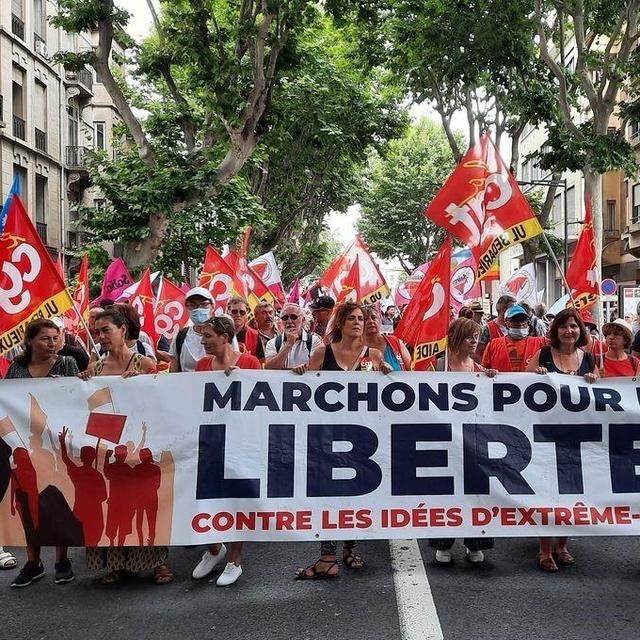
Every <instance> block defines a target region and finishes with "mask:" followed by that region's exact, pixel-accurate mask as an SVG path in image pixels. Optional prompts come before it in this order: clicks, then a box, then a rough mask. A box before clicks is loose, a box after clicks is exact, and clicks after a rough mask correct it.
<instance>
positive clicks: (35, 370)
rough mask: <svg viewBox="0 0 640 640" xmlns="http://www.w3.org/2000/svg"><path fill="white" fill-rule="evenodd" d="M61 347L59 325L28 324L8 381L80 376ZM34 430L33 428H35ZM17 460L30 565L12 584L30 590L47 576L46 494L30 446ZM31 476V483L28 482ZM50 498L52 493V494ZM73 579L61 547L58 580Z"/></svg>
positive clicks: (16, 494)
mask: <svg viewBox="0 0 640 640" xmlns="http://www.w3.org/2000/svg"><path fill="white" fill-rule="evenodd" d="M59 348H60V329H59V328H58V326H57V325H56V324H55V323H54V322H53V321H52V320H46V319H44V318H39V319H37V320H33V321H32V322H30V323H29V324H28V325H27V328H26V331H25V335H24V351H23V353H22V354H20V355H19V356H17V357H16V358H15V359H14V361H13V362H12V363H11V366H10V367H9V371H8V372H7V379H15V378H57V377H59V376H77V375H78V373H79V371H78V366H77V365H76V361H75V360H74V359H73V358H72V357H70V356H59V355H58V350H59ZM43 426H44V425H43ZM31 428H32V429H33V428H34V425H32V427H31ZM32 434H33V436H36V435H37V436H41V433H37V434H36V433H34V432H33V431H32ZM13 459H14V463H15V464H16V466H15V468H14V469H13V473H12V485H13V486H14V489H15V490H12V507H13V506H14V504H15V509H16V510H17V511H18V513H19V514H20V518H21V520H22V523H23V527H24V530H25V535H26V538H27V562H26V564H25V565H24V567H22V569H21V570H20V573H19V574H18V577H17V578H16V579H15V580H14V581H13V582H12V584H11V586H12V587H14V588H20V587H28V586H29V585H30V584H32V583H33V582H34V581H35V580H38V579H40V578H42V577H43V576H44V574H45V571H44V566H43V565H42V561H41V559H40V546H39V544H38V533H39V526H38V525H39V518H38V515H39V514H38V510H39V508H40V503H41V501H42V495H41V494H39V492H38V483H37V476H36V473H37V472H36V470H35V468H34V466H33V464H32V461H31V454H30V452H29V451H28V450H27V449H26V447H25V448H22V447H20V448H17V449H14V450H13ZM23 469H26V470H28V473H22V470H23ZM27 477H28V478H30V479H31V481H28V482H27ZM27 485H29V486H27ZM43 494H44V492H43ZM49 495H51V494H50V493H49ZM14 500H15V502H14ZM73 579H74V575H73V570H72V568H71V562H70V561H69V558H68V556H67V547H66V546H57V547H56V563H55V578H54V581H55V583H56V584H62V583H64V582H71V581H72V580H73Z"/></svg>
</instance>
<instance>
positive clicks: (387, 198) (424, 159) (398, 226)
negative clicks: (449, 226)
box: [358, 119, 454, 272]
mask: <svg viewBox="0 0 640 640" xmlns="http://www.w3.org/2000/svg"><path fill="white" fill-rule="evenodd" d="M453 168H454V161H453V157H452V154H451V150H450V148H449V146H448V143H447V139H446V137H445V135H444V133H443V132H442V129H441V128H440V127H439V126H438V125H436V124H435V123H433V122H432V121H430V120H427V119H425V120H422V121H421V122H420V123H418V124H416V125H413V126H412V127H410V128H409V130H408V131H407V133H406V134H405V136H404V137H402V138H401V139H399V140H395V141H393V142H391V143H389V146H388V149H387V150H386V153H385V155H384V157H380V156H379V155H375V156H374V157H373V158H372V159H371V162H370V165H369V168H368V170H367V171H366V172H365V175H364V176H363V185H362V198H361V203H362V217H361V219H360V221H359V223H358V229H359V231H360V233H361V234H362V235H363V236H364V238H365V240H366V241H367V243H368V245H369V246H370V247H371V249H372V251H374V252H375V253H376V254H377V255H378V256H380V257H381V258H383V259H391V258H398V259H399V260H400V262H401V264H402V265H403V267H404V268H405V270H406V271H407V272H409V271H411V270H412V269H413V268H415V267H417V266H418V265H420V264H422V263H423V262H425V261H427V260H428V259H430V258H431V257H433V255H432V254H433V253H434V252H435V251H436V250H437V249H439V247H440V245H441V243H442V241H443V240H444V235H445V234H444V231H443V230H442V229H441V228H440V227H437V226H436V225H435V224H434V223H433V222H431V221H430V220H428V219H427V218H426V217H425V216H424V210H425V208H426V207H427V205H428V204H429V202H430V201H431V199H432V198H433V196H434V195H435V194H436V192H437V191H438V190H439V189H440V187H441V186H442V184H443V183H444V181H445V180H446V178H447V176H448V175H449V173H451V171H452V170H453Z"/></svg>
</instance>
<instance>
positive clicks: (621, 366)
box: [598, 318, 640, 378]
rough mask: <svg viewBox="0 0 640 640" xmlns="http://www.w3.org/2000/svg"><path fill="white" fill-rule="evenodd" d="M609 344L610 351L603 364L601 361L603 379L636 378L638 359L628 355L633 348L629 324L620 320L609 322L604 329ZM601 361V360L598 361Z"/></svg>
mask: <svg viewBox="0 0 640 640" xmlns="http://www.w3.org/2000/svg"><path fill="white" fill-rule="evenodd" d="M602 333H603V334H604V337H605V340H606V342H607V347H608V351H607V352H606V353H605V354H604V358H603V359H602V364H600V361H599V362H598V364H599V365H600V376H601V377H603V378H617V377H623V376H631V377H633V376H635V375H637V373H638V365H639V364H640V363H639V361H638V359H637V358H635V357H634V356H630V355H628V354H627V353H626V351H625V350H626V349H628V348H629V347H630V346H631V342H632V340H633V332H632V330H631V327H630V326H629V323H628V322H625V321H624V320H622V318H618V319H617V320H614V321H613V322H607V323H606V324H605V325H604V326H603V327H602ZM598 360H599V359H598Z"/></svg>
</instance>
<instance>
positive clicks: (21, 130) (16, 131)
mask: <svg viewBox="0 0 640 640" xmlns="http://www.w3.org/2000/svg"><path fill="white" fill-rule="evenodd" d="M25 129H26V127H25V122H24V120H23V119H22V118H21V117H20V116H13V136H14V138H20V140H26V139H27V138H26V135H25Z"/></svg>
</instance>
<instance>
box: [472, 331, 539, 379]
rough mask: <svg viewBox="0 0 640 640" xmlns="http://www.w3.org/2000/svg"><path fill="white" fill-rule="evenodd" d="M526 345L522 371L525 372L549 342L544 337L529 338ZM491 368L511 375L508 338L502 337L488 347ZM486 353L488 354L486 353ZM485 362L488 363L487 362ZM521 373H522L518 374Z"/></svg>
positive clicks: (526, 339)
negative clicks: (539, 351) (530, 362)
mask: <svg viewBox="0 0 640 640" xmlns="http://www.w3.org/2000/svg"><path fill="white" fill-rule="evenodd" d="M524 340H525V341H526V344H525V346H524V357H523V359H522V371H524V369H525V367H526V366H527V364H529V360H531V358H533V356H534V355H535V354H536V352H537V351H538V350H540V349H541V348H542V347H543V346H544V345H545V344H546V342H547V340H546V338H544V337H542V336H529V337H528V338H524ZM487 351H488V352H489V353H488V359H489V367H491V368H492V369H497V370H498V371H502V372H503V373H511V372H513V369H512V368H511V360H510V359H509V351H508V349H507V336H502V337H500V338H496V339H495V340H492V341H491V342H490V343H489V344H488V345H487ZM485 353H486V352H485ZM483 361H484V362H486V360H484V358H483ZM516 373H521V372H516Z"/></svg>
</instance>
